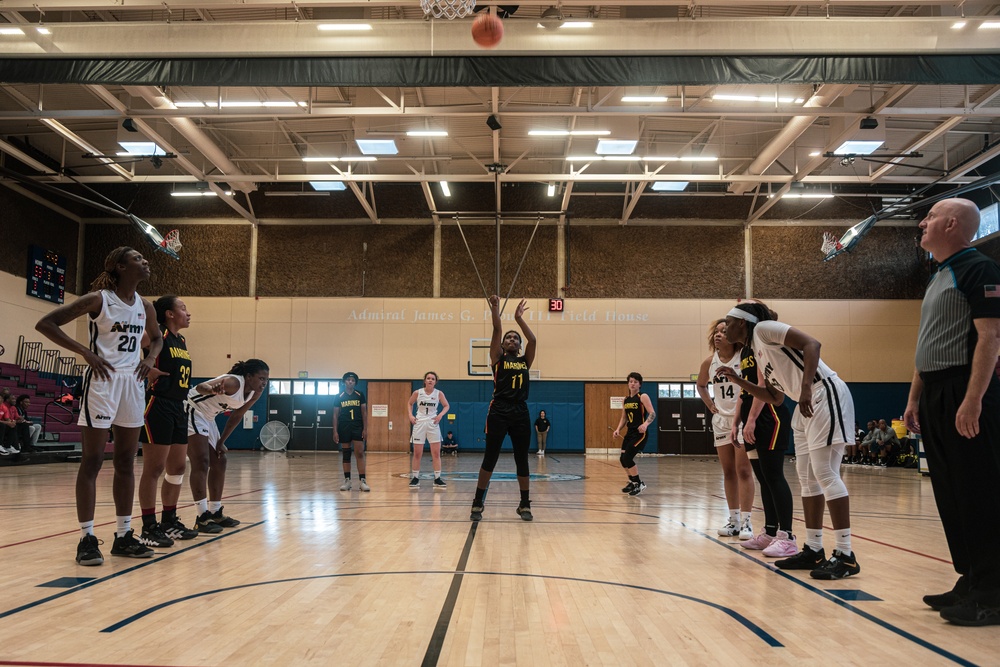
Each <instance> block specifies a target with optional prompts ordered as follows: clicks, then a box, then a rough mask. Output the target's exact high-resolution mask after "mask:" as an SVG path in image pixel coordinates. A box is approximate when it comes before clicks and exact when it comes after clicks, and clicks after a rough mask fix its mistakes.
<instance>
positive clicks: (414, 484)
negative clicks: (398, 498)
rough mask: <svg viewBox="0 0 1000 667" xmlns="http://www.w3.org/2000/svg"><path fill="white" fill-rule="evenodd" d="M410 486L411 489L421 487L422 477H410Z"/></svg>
mask: <svg viewBox="0 0 1000 667" xmlns="http://www.w3.org/2000/svg"><path fill="white" fill-rule="evenodd" d="M410 488H411V489H419V488H420V478H419V477H411V478H410Z"/></svg>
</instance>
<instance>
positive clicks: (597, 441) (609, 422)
mask: <svg viewBox="0 0 1000 667" xmlns="http://www.w3.org/2000/svg"><path fill="white" fill-rule="evenodd" d="M627 391H628V389H627V388H626V387H625V385H623V384H622V383H621V382H614V383H611V382H602V383H588V384H586V385H584V388H583V414H584V430H583V439H584V444H585V448H586V450H585V451H591V450H594V452H595V453H596V452H597V451H600V452H601V453H604V451H606V450H619V449H621V445H622V441H621V439H620V438H618V439H616V438H615V437H614V436H613V435H612V434H613V433H614V430H615V427H616V426H618V421H619V420H620V419H621V417H622V409H621V402H620V401H621V399H623V398H624V397H625V393H626V392H627ZM612 399H618V402H616V403H615V405H617V406H618V407H616V408H613V407H611V405H612V403H611V402H612ZM646 451H649V449H648V448H647V450H646Z"/></svg>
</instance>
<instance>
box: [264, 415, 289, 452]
mask: <svg viewBox="0 0 1000 667" xmlns="http://www.w3.org/2000/svg"><path fill="white" fill-rule="evenodd" d="M288 438H289V434H288V427H287V426H285V425H284V424H282V423H281V422H279V421H269V422H267V423H266V424H264V428H262V429H261V430H260V444H261V445H263V446H264V449H266V450H267V451H269V452H280V451H284V450H285V449H286V448H287V447H288Z"/></svg>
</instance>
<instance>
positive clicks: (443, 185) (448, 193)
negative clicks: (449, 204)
mask: <svg viewBox="0 0 1000 667" xmlns="http://www.w3.org/2000/svg"><path fill="white" fill-rule="evenodd" d="M441 192H442V193H443V194H444V196H445V197H450V196H451V188H449V187H448V181H441Z"/></svg>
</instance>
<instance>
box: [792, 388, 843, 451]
mask: <svg viewBox="0 0 1000 667" xmlns="http://www.w3.org/2000/svg"><path fill="white" fill-rule="evenodd" d="M792 438H793V440H794V441H795V451H796V452H811V451H813V450H815V449H822V448H823V447H828V446H830V445H838V444H849V445H853V444H854V399H853V398H852V397H851V390H850V389H848V388H847V383H846V382H844V381H843V380H841V379H840V378H839V377H837V376H833V377H829V378H827V379H825V380H823V381H822V382H817V383H816V384H814V385H813V416H812V417H809V418H806V417H803V416H802V411H801V409H800V408H799V407H798V406H796V407H795V412H794V413H793V414H792Z"/></svg>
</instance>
